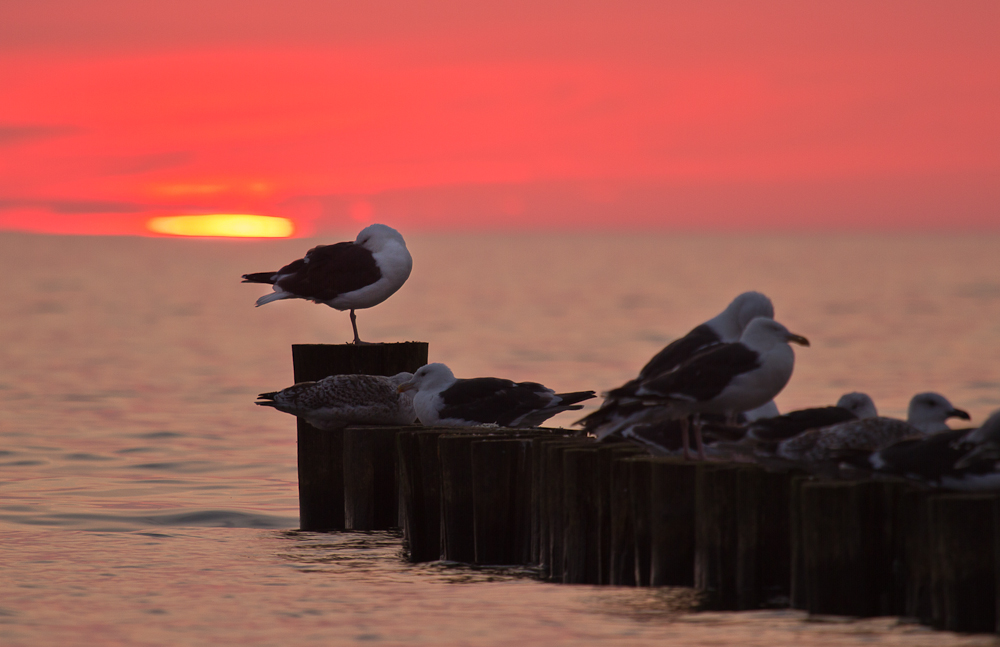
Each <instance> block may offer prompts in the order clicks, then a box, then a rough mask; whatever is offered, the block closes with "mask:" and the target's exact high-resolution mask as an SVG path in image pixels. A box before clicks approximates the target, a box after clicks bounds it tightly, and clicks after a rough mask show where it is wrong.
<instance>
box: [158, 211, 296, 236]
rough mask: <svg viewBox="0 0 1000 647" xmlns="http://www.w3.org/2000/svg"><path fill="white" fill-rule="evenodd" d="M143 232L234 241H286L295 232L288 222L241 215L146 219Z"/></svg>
mask: <svg viewBox="0 0 1000 647" xmlns="http://www.w3.org/2000/svg"><path fill="white" fill-rule="evenodd" d="M146 228H147V229H149V230H150V231H152V232H155V233H157V234H167V235H171V236H227V237H238V238H288V237H289V236H291V235H292V234H293V233H294V232H295V227H294V225H292V221H291V220H289V219H288V218H278V217H275V216H252V215H244V214H213V215H206V216H160V217H157V218H150V219H149V222H147V223H146Z"/></svg>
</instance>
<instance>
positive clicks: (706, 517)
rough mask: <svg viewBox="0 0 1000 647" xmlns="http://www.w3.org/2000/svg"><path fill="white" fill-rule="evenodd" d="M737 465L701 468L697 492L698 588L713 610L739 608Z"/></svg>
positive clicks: (708, 465)
mask: <svg viewBox="0 0 1000 647" xmlns="http://www.w3.org/2000/svg"><path fill="white" fill-rule="evenodd" d="M741 469H744V468H742V467H736V466H733V465H711V464H707V463H702V464H700V465H699V466H698V474H697V487H696V489H695V507H696V513H695V527H696V531H695V532H696V534H695V561H694V585H695V588H697V589H700V590H702V591H704V592H705V593H706V594H707V599H706V605H707V606H708V607H710V608H712V609H719V610H734V609H736V608H737V606H738V605H737V593H736V555H737V552H738V551H737V537H738V535H737V515H738V497H739V481H738V477H739V473H740V470H741Z"/></svg>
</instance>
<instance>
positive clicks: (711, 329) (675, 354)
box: [575, 292, 774, 438]
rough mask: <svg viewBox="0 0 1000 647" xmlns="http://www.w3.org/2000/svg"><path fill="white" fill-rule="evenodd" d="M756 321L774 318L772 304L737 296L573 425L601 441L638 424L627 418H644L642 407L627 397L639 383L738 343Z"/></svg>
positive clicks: (754, 296) (750, 296) (749, 295)
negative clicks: (711, 350)
mask: <svg viewBox="0 0 1000 647" xmlns="http://www.w3.org/2000/svg"><path fill="white" fill-rule="evenodd" d="M757 317H767V318H771V319H773V318H774V306H773V305H772V304H771V300H770V299H768V298H767V297H766V296H765V295H763V294H761V293H760V292H744V293H742V294H740V295H739V296H737V297H736V298H735V299H733V300H732V302H730V304H729V305H728V306H726V309H725V310H723V311H722V312H720V313H719V314H717V315H716V316H714V317H712V318H711V319H709V320H708V321H706V322H704V323H702V324H700V325H698V326H696V327H695V328H693V329H692V330H691V331H690V332H688V334H686V335H684V336H683V337H681V338H680V339H676V340H674V341H672V342H671V343H670V344H668V345H667V346H666V347H664V348H663V349H662V350H661V351H660V352H659V353H657V354H656V355H654V356H653V358H652V359H650V360H649V362H647V363H646V365H645V366H643V367H642V370H641V371H639V375H638V377H636V378H635V379H634V380H630V381H629V382H627V383H625V384H624V385H622V386H620V387H619V388H617V389H614V390H612V391H610V392H608V393H606V394H605V400H604V402H603V404H601V407H600V408H599V409H598V410H597V411H594V412H593V413H591V414H590V415H588V416H586V417H584V418H582V419H580V420H578V421H577V422H576V423H575V424H578V425H582V426H583V430H584V431H585V432H586V433H588V434H591V435H594V436H597V437H598V438H604V437H606V436H608V435H609V434H611V433H614V431H615V430H618V429H621V428H623V425H624V426H628V424H630V423H631V422H638V421H636V420H629V418H633V417H634V416H636V415H640V416H641V415H643V414H644V412H643V407H641V406H638V407H637V406H629V405H632V404H633V403H634V402H635V399H634V398H631V397H630V395H629V394H630V393H631V391H632V390H634V389H635V388H637V387H638V385H639V383H640V382H642V381H644V380H648V379H651V378H653V377H656V376H657V375H662V374H663V373H667V372H669V371H672V370H674V369H675V368H677V367H678V366H679V365H680V364H682V363H684V362H685V361H687V360H689V359H691V357H693V356H694V355H696V354H698V353H699V352H701V351H704V350H705V349H706V348H707V347H709V346H712V345H715V344H720V343H728V342H735V341H738V340H739V338H740V335H742V334H743V330H744V328H746V326H747V324H748V323H750V321H752V320H753V319H755V318H757ZM616 393H617V394H621V395H615V394H616Z"/></svg>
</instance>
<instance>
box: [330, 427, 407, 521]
mask: <svg viewBox="0 0 1000 647" xmlns="http://www.w3.org/2000/svg"><path fill="white" fill-rule="evenodd" d="M405 429H406V427H348V428H347V429H344V525H345V526H346V527H347V529H348V530H388V529H389V528H397V527H399V519H398V515H399V485H398V483H397V481H396V456H397V451H396V436H397V435H398V434H399V433H400V432H401V431H403V430H405Z"/></svg>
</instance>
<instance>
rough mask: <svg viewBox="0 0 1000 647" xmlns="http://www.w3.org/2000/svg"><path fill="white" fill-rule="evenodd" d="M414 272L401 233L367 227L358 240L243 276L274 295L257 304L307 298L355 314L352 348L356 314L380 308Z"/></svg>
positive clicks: (322, 247)
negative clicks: (266, 286)
mask: <svg viewBox="0 0 1000 647" xmlns="http://www.w3.org/2000/svg"><path fill="white" fill-rule="evenodd" d="M411 269H413V259H412V258H411V257H410V252H409V251H408V250H407V249H406V242H404V241H403V237H402V236H401V235H400V234H399V232H398V231H396V230H395V229H393V228H392V227H388V226H386V225H381V224H374V225H368V226H367V227H365V228H364V229H362V230H361V233H359V234H358V238H357V240H355V241H354V242H353V243H352V242H345V243H337V244H335V245H319V246H318V247H313V248H312V249H310V250H309V251H308V252H306V255H305V256H304V257H302V258H300V259H299V260H297V261H293V262H291V263H289V264H288V265H286V266H284V267H283V268H281V269H280V270H278V271H276V272H256V273H254V274H244V275H243V282H244V283H268V284H271V285H273V286H274V292H273V293H271V294H267V295H264V296H262V297H261V298H259V299H257V305H258V306H262V305H264V304H265V303H270V302H272V301H278V300H280V299H307V300H309V301H312V302H314V303H323V304H326V305H328V306H330V307H331V308H336V309H337V310H350V311H351V327H352V328H354V343H355V344H361V343H363V342H362V341H361V338H360V337H358V324H357V317H356V316H355V314H354V311H355V310H360V309H362V308H371V307H372V306H376V305H378V304H380V303H382V302H383V301H385V300H386V299H388V298H389V297H390V296H392V295H393V294H394V293H395V292H396V290H398V289H399V288H400V287H401V286H402V285H403V283H405V282H406V279H407V278H409V276H410V270H411Z"/></svg>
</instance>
